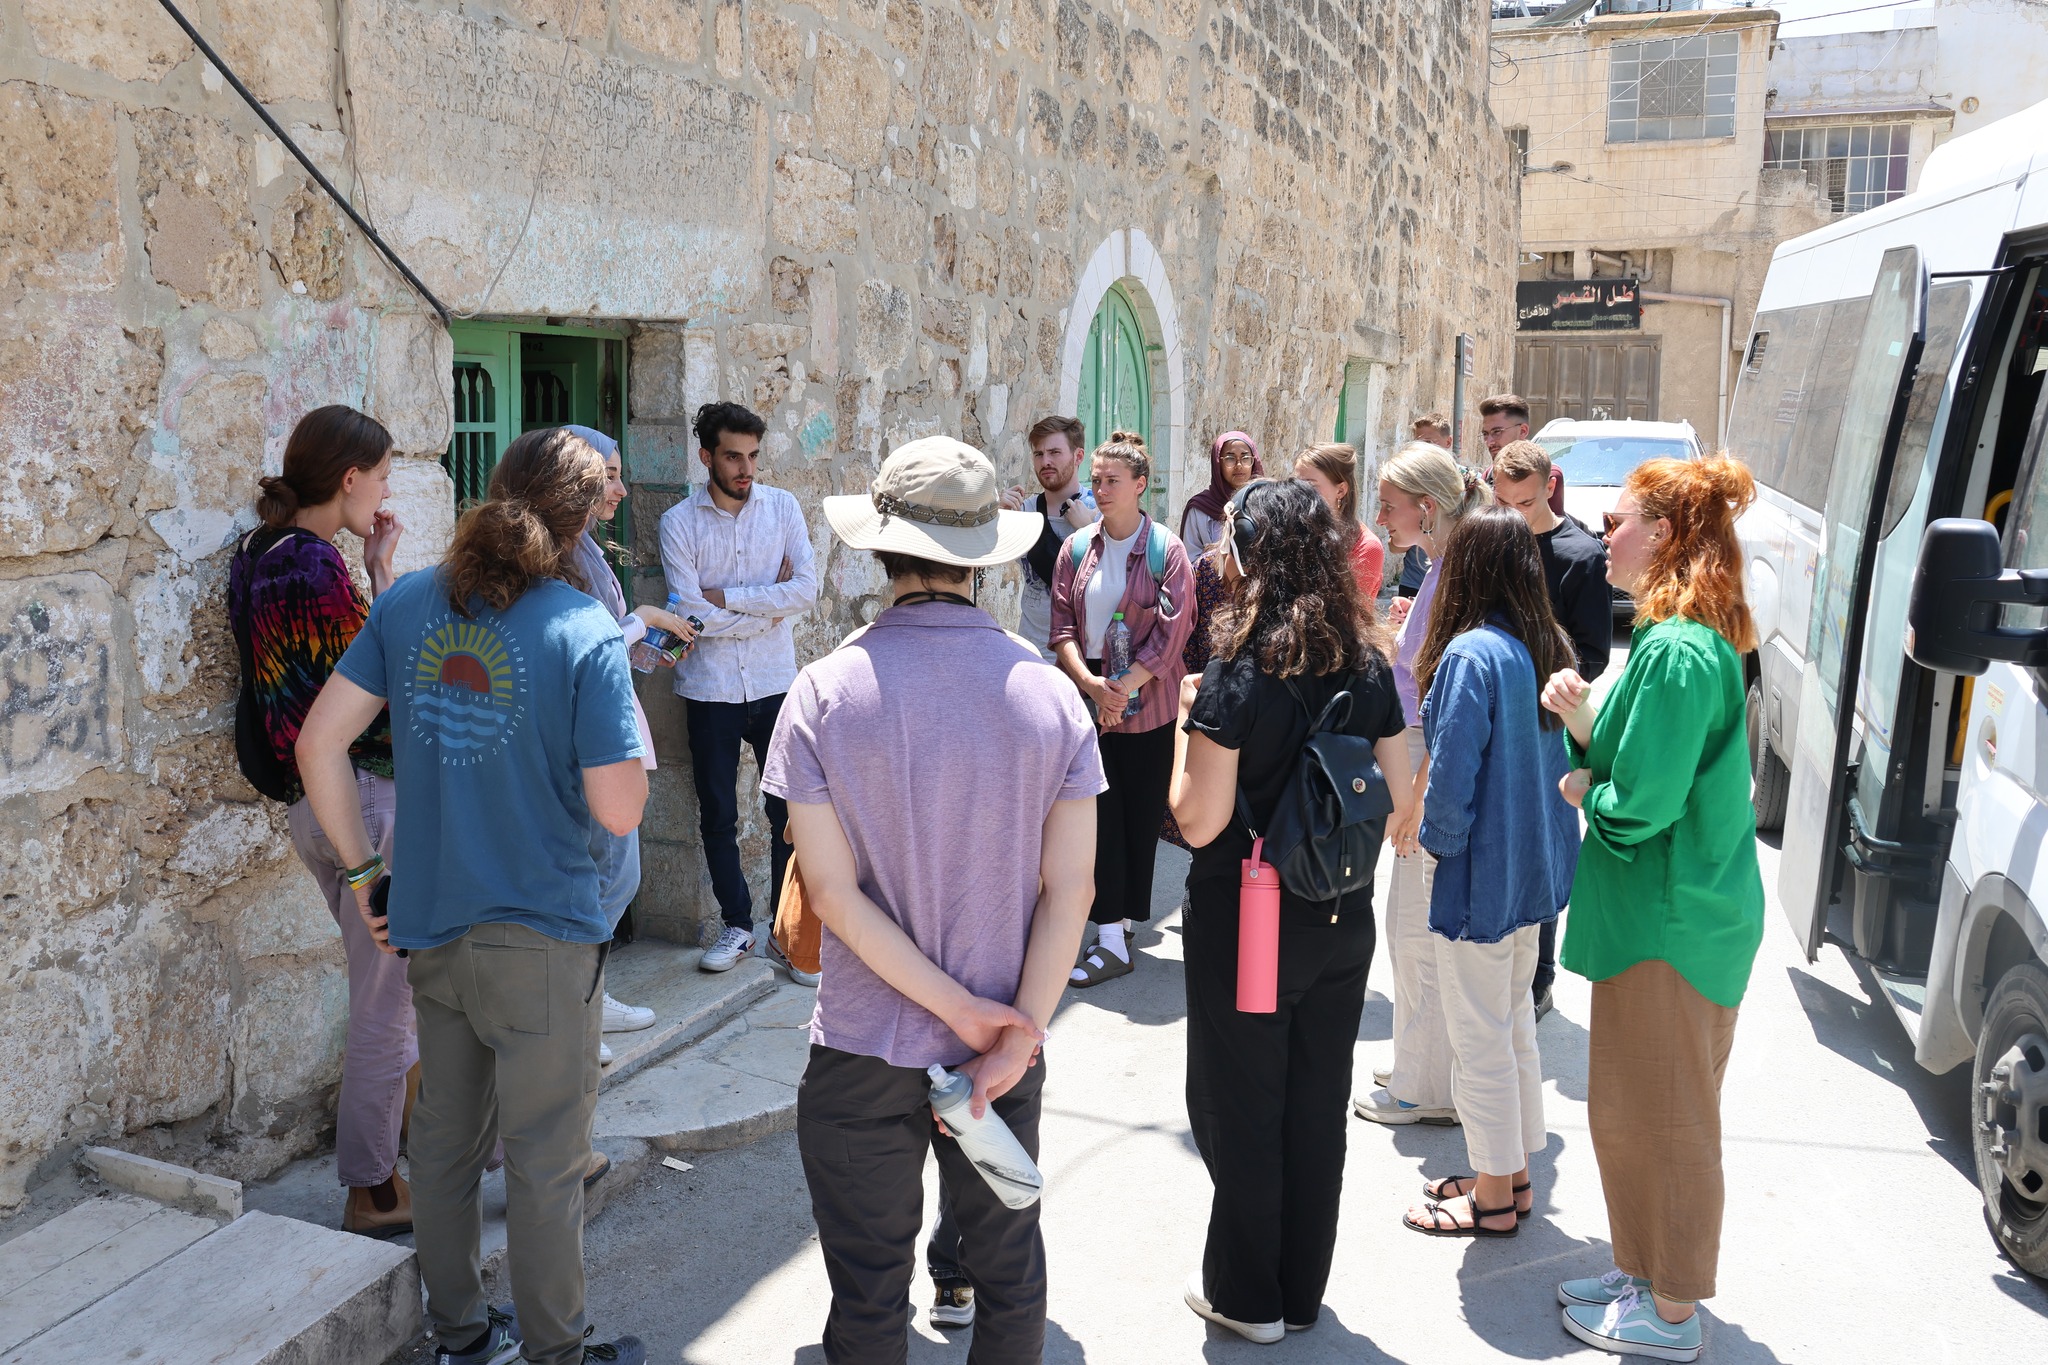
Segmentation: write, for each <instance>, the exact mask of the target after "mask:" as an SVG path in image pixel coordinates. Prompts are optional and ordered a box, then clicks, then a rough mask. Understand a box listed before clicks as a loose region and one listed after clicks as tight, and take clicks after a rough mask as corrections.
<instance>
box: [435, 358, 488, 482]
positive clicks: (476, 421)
mask: <svg viewBox="0 0 2048 1365" xmlns="http://www.w3.org/2000/svg"><path fill="white" fill-rule="evenodd" d="M497 463H498V391H497V386H496V385H495V384H493V383H492V382H491V376H490V374H489V372H488V371H486V370H485V369H484V367H483V366H482V365H479V364H476V363H474V362H469V361H459V362H457V363H456V366H455V436H454V439H453V440H451V441H450V442H449V443H448V453H447V454H445V455H443V456H442V457H441V466H442V468H444V469H446V470H447V471H448V477H449V478H450V479H452V480H454V483H455V505H456V506H457V507H467V506H468V505H469V504H471V503H473V502H479V501H481V500H482V499H483V496H484V490H485V489H486V488H487V487H489V485H490V481H491V470H492V469H493V468H494V467H495V466H496V465H497Z"/></svg>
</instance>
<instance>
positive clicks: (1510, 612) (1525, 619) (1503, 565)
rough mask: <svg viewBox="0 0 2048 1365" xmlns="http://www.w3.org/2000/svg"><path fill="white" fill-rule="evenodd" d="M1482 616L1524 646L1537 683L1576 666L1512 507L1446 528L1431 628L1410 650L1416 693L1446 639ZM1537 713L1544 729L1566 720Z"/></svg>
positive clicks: (1478, 512) (1431, 677)
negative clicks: (1413, 652)
mask: <svg viewBox="0 0 2048 1365" xmlns="http://www.w3.org/2000/svg"><path fill="white" fill-rule="evenodd" d="M1488 621H1497V622H1498V623H1499V624H1500V625H1502V626H1504V627H1505V628H1506V629H1507V631H1508V633H1509V634H1510V635H1513V636H1514V637H1515V638H1516V639H1517V640H1520V641H1521V642H1522V646H1523V648H1525V649H1527V650H1528V651H1529V662H1530V663H1532V664H1534V665H1535V666H1536V685H1537V686H1538V687H1539V688H1540V687H1542V686H1543V684H1544V683H1545V682H1547V681H1549V679H1550V675H1551V674H1553V673H1556V672H1559V671H1560V670H1562V669H1567V668H1577V667H1578V665H1579V656H1578V651H1577V650H1575V649H1574V648H1573V647H1572V637H1571V636H1569V635H1567V634H1565V631H1564V627H1563V626H1560V625H1559V624H1558V623H1557V613H1556V612H1554V611H1552V610H1551V606H1550V588H1549V586H1548V585H1547V584H1546V583H1545V581H1544V578H1543V555H1542V553H1541V552H1540V551H1539V550H1538V549H1537V548H1536V536H1535V533H1534V532H1532V531H1531V530H1530V529H1529V523H1528V522H1527V521H1526V520H1525V519H1524V518H1523V516H1522V514H1521V513H1520V512H1517V511H1516V510H1515V509H1514V508H1512V507H1501V506H1493V507H1480V508H1476V509H1474V510H1473V511H1471V512H1468V513H1466V514H1465V515H1464V516H1463V517H1460V518H1459V519H1458V525H1457V527H1456V529H1455V530H1453V531H1452V532H1451V538H1450V541H1449V543H1448V544H1446V545H1445V546H1444V557H1443V563H1442V565H1441V566H1440V567H1439V568H1438V569H1437V579H1436V600H1435V601H1434V602H1433V603H1432V604H1431V605H1430V608H1429V630H1428V632H1427V633H1426V634H1425V635H1424V636H1423V637H1422V648H1421V649H1420V650H1419V651H1418V652H1417V653H1416V655H1415V693H1416V695H1417V696H1427V695H1428V693H1429V685H1430V683H1432V682H1434V681H1435V680H1436V670H1437V667H1438V665H1440V664H1441V663H1443V660H1444V651H1445V650H1446V649H1449V648H1450V646H1451V641H1453V640H1455V639H1457V638H1458V636H1460V635H1462V634H1464V633H1465V632H1466V631H1468V630H1476V629H1478V628H1479V627H1480V626H1483V625H1485V624H1486V623H1487V622H1488ZM1536 710H1537V716H1538V719H1539V720H1540V721H1541V722H1542V725H1543V728H1544V729H1546V730H1555V729H1556V728H1557V727H1558V726H1560V725H1562V724H1563V723H1564V722H1563V721H1562V720H1561V719H1560V718H1559V717H1558V716H1557V715H1555V714H1554V713H1552V712H1551V711H1549V710H1546V709H1545V708H1543V707H1540V706H1539V707H1537V708H1536Z"/></svg>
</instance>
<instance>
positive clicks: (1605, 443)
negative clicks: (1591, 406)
mask: <svg viewBox="0 0 2048 1365" xmlns="http://www.w3.org/2000/svg"><path fill="white" fill-rule="evenodd" d="M1537 444H1538V445H1540V446H1542V447H1543V448H1544V449H1545V450H1547V451H1549V452H1550V458H1551V460H1552V462H1553V463H1555V464H1556V465H1557V467H1558V468H1559V469H1560V470H1562V471H1563V472H1564V481H1565V483H1566V484H1567V485H1568V486H1571V487H1576V488H1586V487H1593V488H1619V487H1620V486H1621V485H1622V484H1623V483H1625V482H1627V480H1628V476H1629V471H1631V470H1633V469H1634V468H1635V467H1636V466H1637V465H1639V464H1641V463H1642V462H1643V461H1645V460H1662V459H1672V460H1683V459H1687V458H1689V457H1690V456H1691V455H1692V447H1691V445H1689V444H1688V443H1687V442H1685V441H1682V440H1678V439H1676V438H1670V437H1658V436H1544V437H1540V438H1538V440H1537Z"/></svg>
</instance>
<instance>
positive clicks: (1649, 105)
mask: <svg viewBox="0 0 2048 1365" xmlns="http://www.w3.org/2000/svg"><path fill="white" fill-rule="evenodd" d="M1740 50H1741V39H1740V37H1738V36H1737V35H1736V34H1733V33H1716V34H1711V35H1708V34H1694V35H1692V36H1690V37H1685V38H1658V39H1655V40H1653V41H1651V42H1646V43H1615V44H1613V45H1611V46H1610V47H1609V48H1608V66H1607V140H1608V141H1609V142H1669V141H1672V140H1675V139H1678V138H1706V137H1733V136H1735V76H1736V59H1737V56H1738V54H1739V53H1740Z"/></svg>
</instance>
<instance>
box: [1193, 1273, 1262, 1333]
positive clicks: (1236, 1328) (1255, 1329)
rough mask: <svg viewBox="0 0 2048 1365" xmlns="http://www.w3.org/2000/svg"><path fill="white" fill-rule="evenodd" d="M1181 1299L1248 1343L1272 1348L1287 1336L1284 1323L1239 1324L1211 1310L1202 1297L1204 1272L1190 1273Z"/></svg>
mask: <svg viewBox="0 0 2048 1365" xmlns="http://www.w3.org/2000/svg"><path fill="white" fill-rule="evenodd" d="M1181 1298H1182V1299H1183V1300H1185V1301H1186V1303H1187V1306H1188V1307H1190V1308H1192V1309H1194V1310H1195V1313H1196V1314H1197V1315H1198V1316H1200V1317H1205V1318H1207V1319H1208V1320H1209V1321H1211V1322H1213V1323H1215V1324H1216V1325H1217V1326H1218V1327H1227V1328H1229V1329H1230V1330H1231V1331H1233V1332H1235V1333H1237V1334H1238V1335H1239V1336H1241V1337H1243V1338H1244V1339H1245V1340H1246V1341H1255V1342H1257V1343H1258V1344H1259V1345H1261V1346H1271V1345H1272V1344H1273V1343H1274V1342H1276V1341H1278V1340H1280V1338H1282V1337H1284V1336H1286V1335H1287V1324H1286V1323H1284V1322H1239V1321H1238V1320H1237V1319H1236V1318H1226V1317H1224V1316H1223V1315H1222V1314H1221V1313H1219V1312H1217V1311H1216V1310H1215V1309H1214V1308H1211V1307H1210V1306H1209V1300H1208V1299H1206V1298H1204V1297H1203V1296H1202V1272H1201V1271H1199V1270H1195V1271H1190V1272H1189V1274H1188V1287H1187V1291H1186V1292H1185V1293H1183V1294H1182V1295H1181Z"/></svg>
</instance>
